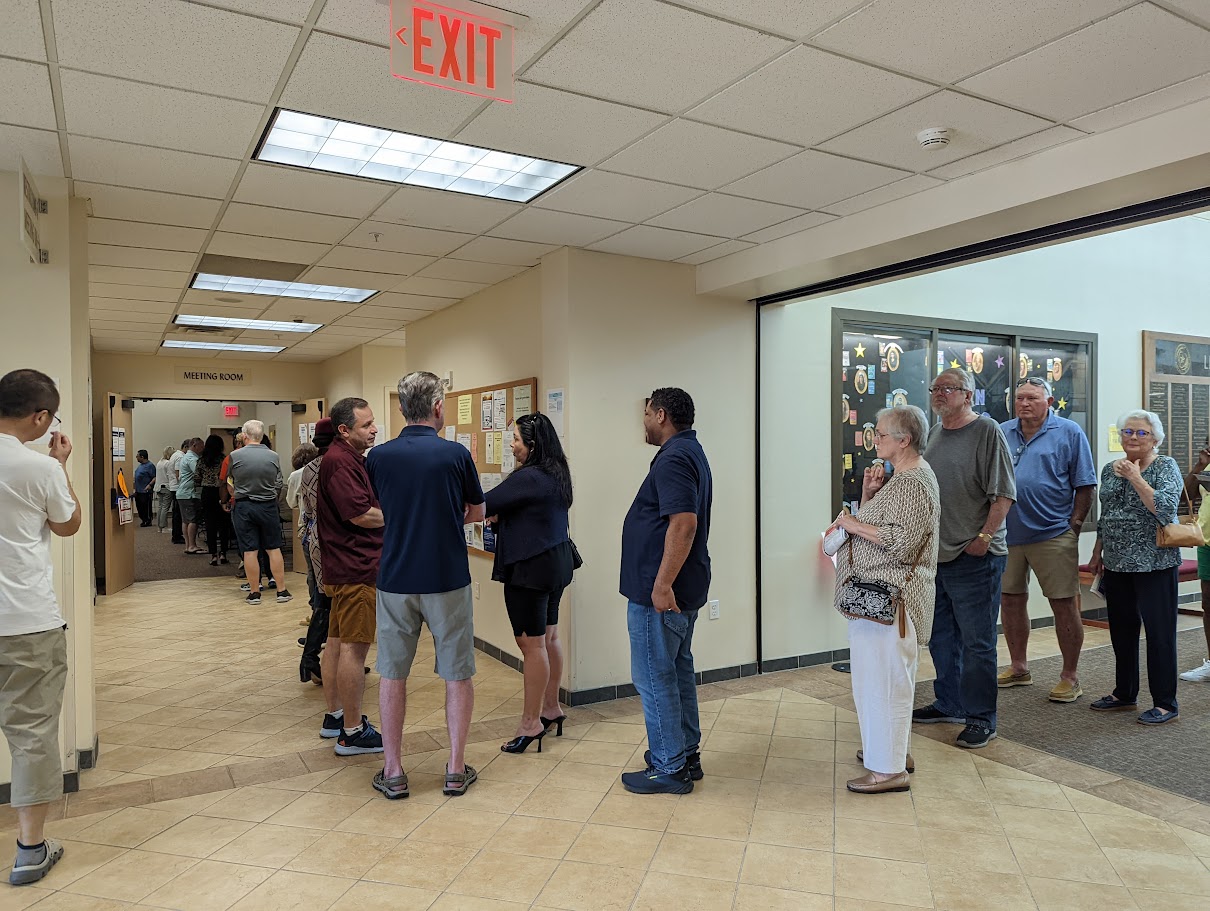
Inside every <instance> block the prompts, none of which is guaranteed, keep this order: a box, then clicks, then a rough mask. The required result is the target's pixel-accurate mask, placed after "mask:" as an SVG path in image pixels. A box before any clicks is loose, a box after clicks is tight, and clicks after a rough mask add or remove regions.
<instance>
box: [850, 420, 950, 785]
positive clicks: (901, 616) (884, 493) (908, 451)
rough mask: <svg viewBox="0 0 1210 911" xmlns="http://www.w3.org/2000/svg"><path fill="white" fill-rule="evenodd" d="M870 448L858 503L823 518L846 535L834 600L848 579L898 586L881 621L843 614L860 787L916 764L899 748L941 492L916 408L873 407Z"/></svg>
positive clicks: (931, 581) (895, 781)
mask: <svg viewBox="0 0 1210 911" xmlns="http://www.w3.org/2000/svg"><path fill="white" fill-rule="evenodd" d="M875 420H876V421H877V428H876V429H875V431H874V446H875V449H876V450H877V452H878V458H880V459H882V460H883V462H884V463H885V464H888V465H890V466H891V468H892V472H891V474H890V476H889V479H888V475H887V472H886V470H885V468H884V467H883V465H881V464H877V463H875V465H874V467H873V468H867V469H866V470H865V476H864V478H863V480H862V489H861V508H860V509H859V510H858V511H857V513H856V515H849V514H848V512H842V513H841V514H840V515H839V516H838V517H837V519H836V521H835V522H834V523H832V526H831V528H829V529H828V531H829V532H830V531H832V529H834V528H837V527H840V528H843V529H844V530H845V531H846V532H848V534H849V537H848V539H847V540H846V542H845V544H844V546H843V547H842V548H841V550H840V552H839V553H838V554H837V558H836V603H837V609H838V610H840V611H841V613H844V610H843V609H842V601H843V598H842V593H843V592H844V590H845V588H846V585H847V584H848V583H849V581H850V580H852V579H854V578H858V579H860V580H861V581H863V582H877V583H881V584H883V585H889V586H892V587H893V588H894V589H895V590H897V591H898V592H899V593H900V596H901V598H902V602H901V603H900V605H899V607H898V610H897V615H896V617H895V622H894V623H893V624H891V625H890V626H884V625H882V624H880V623H875V622H873V621H872V620H869V619H866V618H857V617H854V618H850V620H849V649H850V654H849V661H850V664H851V669H852V675H851V678H850V679H851V680H852V682H853V702H854V704H855V706H856V709H857V720H858V722H859V723H860V727H861V749H860V750H858V751H857V759H858V761H859V762H864V763H865V767H866V769H868V770H869V774H867V775H865V776H863V777H861V778H855V779H853V780H852V781H850V782H848V785H847V787H848V789H849V790H850V791H855V792H857V793H859V794H878V793H882V792H885V791H907V790H910V788H911V783H910V781H909V779H908V773H909V772H913V771H915V763H914V762H913V761H912V754H911V753H910V752H908V746H909V744H910V742H911V736H912V704H913V702H914V700H915V696H916V668H917V666H918V664H919V662H920V647H921V646H922V645H924V644H925V642H927V641H928V631H929V629H931V628H932V619H933V617H932V614H933V604H934V599H935V597H936V590H935V589H936V584H935V582H936V574H937V546H938V544H937V538H938V523H939V521H940V518H941V495H940V492H939V491H938V488H937V478H936V476H935V475H934V474H933V469H932V468H930V467H929V464H928V463H927V462H926V461H924V459H923V458H921V455H920V452H921V450H922V449H923V448H924V442H925V440H927V439H928V431H929V425H928V418H926V417H925V416H924V412H923V411H921V410H920V409H919V408H917V407H916V406H915V405H898V406H896V407H894V408H887V409H884V410H882V411H880V412H879V413H878V416H877V418H876V419H875Z"/></svg>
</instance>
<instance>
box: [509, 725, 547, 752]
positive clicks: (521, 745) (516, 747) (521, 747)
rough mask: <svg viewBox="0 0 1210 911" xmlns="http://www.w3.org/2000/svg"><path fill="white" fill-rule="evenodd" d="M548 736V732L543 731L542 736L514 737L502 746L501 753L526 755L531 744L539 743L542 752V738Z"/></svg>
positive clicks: (539, 750)
mask: <svg viewBox="0 0 1210 911" xmlns="http://www.w3.org/2000/svg"><path fill="white" fill-rule="evenodd" d="M545 736H546V730H545V729H543V730H542V733H541V734H534V735H532V736H531V735H529V734H522V735H521V736H519V737H514V738H513V739H512V740H510V741H509V742H508V743H504V744H501V745H500V752H501V753H524V752H525V751H526V750H527V749H528V748H529V745H530V744H531V743H533V742H534V741H537V742H538V752H539V753H541V752H542V738H543V737H545Z"/></svg>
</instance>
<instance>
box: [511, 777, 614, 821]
mask: <svg viewBox="0 0 1210 911" xmlns="http://www.w3.org/2000/svg"><path fill="white" fill-rule="evenodd" d="M549 781H550V779H549V778H548V779H547V781H545V782H543V783H542V784H540V785H538V786H537V787H536V788H534V789H533V791H531V792H530V794H529V795H528V796H527V797H526V798H525V799H524V800H523V801H521V803H520V805H519V806H518V807H516V813H517V814H518V815H519V816H541V817H544V818H546V819H566V820H571V821H574V822H584V821H585V820H587V819H588V817H590V816H591V815H592V814H593V812H594V811H595V810H596V808H597V807H598V806H599V805H600V803H601V800H602V796H603V795H601V794H598V793H596V792H595V791H583V790H576V789H573V788H561V787H555V786H553V785H551V784H550V783H549Z"/></svg>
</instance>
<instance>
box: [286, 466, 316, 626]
mask: <svg viewBox="0 0 1210 911" xmlns="http://www.w3.org/2000/svg"><path fill="white" fill-rule="evenodd" d="M318 457H319V449H318V448H317V447H316V446H315V444H314V443H302V444H301V445H299V446H298V447H297V448H295V450H294V452H293V453H292V454H291V456H290V466H291V467H292V468H293V469H294V470H293V471H291V472H290V476H289V477H288V478H286V505H287V506H288V507H290V509H297V510H299V516H300V521H299V523H298V525H299V528H298V536H299V537H300V538H301V537H302V536H303V528H302V522H301V515H302V477H303V468H304V467H306V465H307V463H308V462H311V461H313V460H314V459H316V458H318ZM303 558H304V559H305V560H306V562H307V603H308V604H309V605H310V606H311V610H312V611H314V610H315V573H314V572H313V571H312V570H311V558H310V556H308V555H307V549H306V547H305V546H304V547H303ZM310 622H311V620H310V615H308V616H307V618H306V619H304V620H303V621H302V622H301V624H300V625H301V626H309V625H310Z"/></svg>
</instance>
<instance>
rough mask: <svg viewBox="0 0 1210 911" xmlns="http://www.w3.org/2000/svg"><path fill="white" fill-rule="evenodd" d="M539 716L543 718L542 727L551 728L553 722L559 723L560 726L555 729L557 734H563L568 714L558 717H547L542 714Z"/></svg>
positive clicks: (557, 735)
mask: <svg viewBox="0 0 1210 911" xmlns="http://www.w3.org/2000/svg"><path fill="white" fill-rule="evenodd" d="M538 718H540V719H541V721H542V727H544V728H549V727H550V726H551V725H552V724H554V725H557V726H558V727H557V729H556V731H555V736H556V737H562V736H563V722H564V721H566V720H567V716H566V715H560V716H559V717H558V718H545V717H543V716H542V715H539V716H538Z"/></svg>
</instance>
